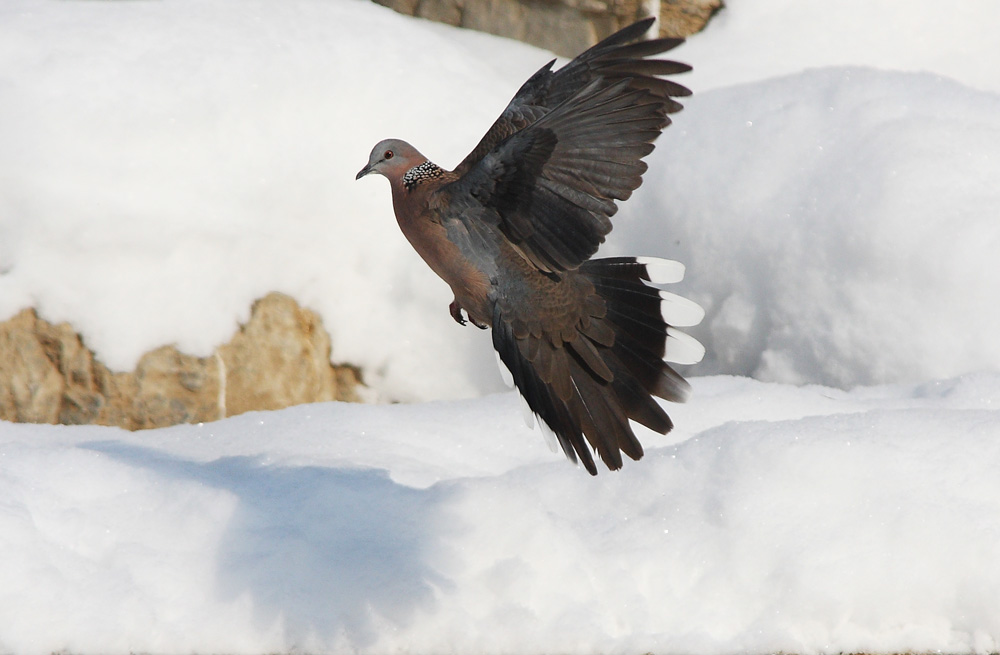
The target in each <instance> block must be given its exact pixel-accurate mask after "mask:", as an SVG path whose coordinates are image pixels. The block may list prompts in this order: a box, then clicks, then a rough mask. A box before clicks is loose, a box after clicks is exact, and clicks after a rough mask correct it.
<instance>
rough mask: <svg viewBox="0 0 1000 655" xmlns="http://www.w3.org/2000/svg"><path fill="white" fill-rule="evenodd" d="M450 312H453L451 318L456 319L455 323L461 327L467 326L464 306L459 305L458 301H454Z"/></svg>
mask: <svg viewBox="0 0 1000 655" xmlns="http://www.w3.org/2000/svg"><path fill="white" fill-rule="evenodd" d="M448 311H449V312H451V317H452V318H453V319H455V322H456V323H458V324H459V325H465V324H466V322H467V321H466V320H465V317H463V316H462V306H461V305H459V304H458V301H457V300H452V301H451V304H450V305H448Z"/></svg>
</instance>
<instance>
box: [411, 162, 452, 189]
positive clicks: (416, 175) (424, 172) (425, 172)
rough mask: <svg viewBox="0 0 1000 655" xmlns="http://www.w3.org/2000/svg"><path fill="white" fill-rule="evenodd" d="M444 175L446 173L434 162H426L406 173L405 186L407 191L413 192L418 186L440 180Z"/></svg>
mask: <svg viewBox="0 0 1000 655" xmlns="http://www.w3.org/2000/svg"><path fill="white" fill-rule="evenodd" d="M442 175H444V171H443V170H441V167H440V166H438V165H437V164H435V163H434V162H432V161H425V162H424V163H423V164H417V165H416V166H414V167H413V168H411V169H410V170H408V171H406V173H405V174H404V175H403V186H404V187H406V190H407V191H412V190H413V188H414V187H416V186H417V185H418V184H422V183H424V182H426V181H427V180H433V179H436V178H439V177H441V176H442Z"/></svg>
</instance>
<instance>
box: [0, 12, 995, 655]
mask: <svg viewBox="0 0 1000 655" xmlns="http://www.w3.org/2000/svg"><path fill="white" fill-rule="evenodd" d="M728 5H729V6H727V8H726V9H725V10H724V11H723V12H722V13H720V14H719V16H718V17H717V18H716V19H715V21H714V22H713V23H712V25H711V26H710V28H709V29H708V30H707V31H706V32H705V33H703V34H701V35H698V36H696V37H694V38H692V39H691V40H690V41H689V42H688V44H686V45H685V46H683V47H681V48H679V49H678V50H676V51H674V53H673V55H674V56H675V57H676V58H677V59H680V60H683V61H687V62H689V63H691V64H693V65H694V66H695V72H694V73H693V74H691V75H690V76H688V78H687V79H685V80H684V81H685V82H686V83H688V82H689V83H690V86H691V87H692V88H693V89H694V90H695V91H696V94H695V96H693V97H692V98H689V99H687V100H686V101H685V106H686V109H685V110H684V111H683V112H682V113H680V114H677V115H676V116H675V124H674V125H673V126H672V127H670V128H669V129H668V130H667V132H666V133H665V134H664V136H663V137H662V138H661V139H660V141H659V142H658V149H657V150H656V151H655V153H654V154H653V156H652V157H650V159H649V163H650V170H649V172H648V173H647V175H646V183H645V184H644V186H643V187H642V188H640V189H639V190H638V192H637V193H636V194H635V195H634V197H633V199H632V200H630V201H629V202H627V203H625V204H624V205H623V207H622V210H621V211H620V212H619V214H618V215H617V216H616V218H615V221H616V229H615V231H614V232H613V233H612V234H611V237H610V238H609V241H608V244H607V245H606V247H605V249H604V250H603V253H604V254H607V255H619V254H635V255H648V256H656V257H665V258H669V259H675V260H678V261H680V262H682V263H683V264H685V265H686V267H687V276H686V278H685V279H684V280H683V281H682V282H679V283H677V284H672V285H670V286H669V287H668V288H669V290H670V291H671V292H674V293H678V294H680V295H682V296H684V297H687V298H691V299H693V300H695V301H697V302H698V303H700V304H701V305H702V306H703V307H704V308H705V309H706V316H705V319H704V321H703V322H702V324H701V325H700V326H698V327H694V328H686V329H685V331H687V332H690V333H691V334H692V335H694V336H695V337H697V338H698V339H699V340H700V341H701V342H702V343H704V344H705V345H706V346H707V356H706V359H705V361H704V362H703V363H701V364H698V365H696V366H693V367H688V368H685V369H684V372H685V374H686V375H688V376H691V375H701V376H704V377H693V378H692V384H693V394H692V396H691V400H690V401H689V402H688V403H687V404H684V405H671V406H669V407H668V410H669V412H670V415H671V417H672V418H673V420H674V422H675V424H676V426H677V427H676V429H675V430H674V431H673V432H672V433H671V434H670V435H668V436H666V437H663V436H660V435H656V434H653V433H650V432H649V431H648V430H645V429H642V428H641V427H639V428H637V429H638V434H639V436H640V439H641V441H642V442H643V443H644V445H645V447H646V456H645V457H644V458H643V459H642V460H641V461H640V462H638V463H634V462H628V463H626V466H625V468H624V470H623V471H622V472H620V473H616V474H610V473H608V472H606V471H604V472H602V473H601V474H600V475H599V476H598V477H596V478H591V477H590V476H588V475H587V474H586V473H585V472H584V471H583V470H581V469H577V468H574V467H573V466H571V465H568V464H567V463H566V462H565V461H564V460H563V458H562V456H561V455H559V454H553V453H551V452H549V450H548V449H546V447H545V445H544V441H543V439H542V438H541V437H540V435H539V433H538V431H532V430H530V429H528V428H527V427H525V426H524V425H523V422H522V418H521V411H520V409H519V404H520V400H519V399H518V397H517V395H516V394H515V393H513V392H506V391H505V392H503V393H493V392H496V391H499V390H500V389H502V383H501V381H500V378H499V376H498V375H497V374H496V372H495V371H496V366H495V364H494V361H493V357H492V355H491V346H490V339H489V335H488V333H483V332H480V331H479V330H475V329H472V328H468V327H466V328H464V329H463V328H460V327H458V326H457V325H455V324H454V322H453V321H452V319H451V318H450V316H449V315H448V312H447V304H448V302H449V301H450V300H451V297H450V293H449V291H448V289H447V287H446V286H445V285H444V284H443V283H442V282H440V281H439V280H437V278H435V277H434V275H433V274H432V273H431V272H430V271H429V270H428V269H427V268H426V266H425V265H424V264H423V263H422V262H421V261H420V260H419V258H418V257H417V256H416V255H415V254H414V253H413V252H412V250H411V249H410V247H409V245H408V244H407V243H406V242H405V240H404V239H403V237H402V236H401V235H400V234H399V231H398V229H397V227H396V225H395V223H394V220H393V217H392V211H391V207H390V199H389V193H388V189H387V188H386V185H385V184H384V182H383V181H381V180H373V179H368V178H366V179H365V180H363V181H361V182H355V180H354V174H355V173H356V172H357V170H358V169H360V168H361V166H362V165H364V163H365V162H366V161H367V157H368V152H369V150H370V148H371V146H372V145H373V144H374V143H375V142H377V141H378V140H380V139H382V138H385V137H401V138H405V139H407V140H409V141H410V142H412V143H414V144H415V145H416V146H417V147H418V148H420V149H421V150H422V151H423V152H424V153H425V154H427V155H428V156H430V157H431V158H432V159H434V160H435V161H437V162H438V163H440V164H442V165H444V166H448V167H450V166H452V165H454V164H455V163H456V162H458V161H459V160H460V159H461V158H462V157H463V156H464V155H465V154H466V153H467V151H468V150H469V149H471V147H472V146H473V145H474V144H475V143H476V142H477V141H478V139H479V138H480V136H481V135H482V133H483V132H484V131H485V130H486V128H487V127H488V126H489V124H490V122H491V121H492V120H493V119H494V118H495V116H496V115H497V114H498V113H499V112H500V110H501V109H502V107H503V106H504V105H505V104H506V102H507V101H508V99H509V98H510V96H511V95H512V94H513V92H514V91H515V90H516V88H517V86H518V85H519V84H520V83H521V82H522V81H523V80H524V79H525V78H526V77H527V76H528V75H530V74H531V73H532V72H533V71H534V70H535V69H536V68H537V67H538V66H540V65H541V64H542V63H544V62H545V61H547V60H548V58H549V55H547V54H546V53H544V52H542V51H539V50H537V49H534V48H531V47H528V46H525V45H520V44H515V43H511V42H508V41H505V40H502V39H498V38H495V37H491V36H487V35H483V34H477V33H473V32H468V31H461V30H454V29H452V28H448V27H444V26H441V25H436V24H433V23H429V22H425V21H420V20H415V19H410V18H406V17H403V16H399V15H397V14H395V13H393V12H391V11H388V10H385V9H383V8H381V7H378V6H375V5H374V4H371V3H369V2H367V1H361V0H340V1H338V2H317V1H310V0H285V1H284V2H281V3H274V2H264V1H262V0H242V1H240V2H236V1H234V0H199V1H197V2H196V1H195V0H173V1H172V2H170V3H138V2H128V3H126V2H104V1H96V0H95V1H92V2H52V1H38V0H5V1H4V2H3V3H0V144H3V147H2V148H0V320H2V319H5V318H8V317H9V316H11V315H13V314H14V313H16V312H17V311H19V310H20V309H22V308H24V307H29V306H31V307H36V308H37V309H38V310H39V313H40V314H41V315H42V316H43V317H45V318H47V319H48V320H50V321H64V320H65V321H69V322H71V323H72V324H73V325H74V327H76V328H77V329H79V330H81V331H82V334H83V337H84V340H85V342H86V343H87V345H88V346H89V347H91V348H93V349H94V350H95V351H96V352H97V354H98V356H99V357H100V358H101V359H102V360H103V361H105V362H106V363H107V364H109V365H110V366H111V367H112V368H115V369H121V370H126V369H131V368H132V367H133V366H134V365H135V362H136V360H137V359H138V357H139V356H140V355H141V354H142V353H143V352H145V351H146V350H149V349H151V348H154V347H157V346H159V345H162V344H164V343H175V344H177V345H178V346H179V347H180V348H181V349H182V350H185V351H187V352H191V353H193V354H200V355H205V354H208V353H209V352H211V351H212V349H213V348H214V347H215V346H216V345H218V344H219V343H221V342H223V341H225V340H226V339H228V338H229V337H230V335H231V334H232V332H233V331H234V330H236V328H237V326H238V324H239V322H240V321H242V320H246V318H247V313H248V311H249V307H250V304H251V302H252V301H253V300H254V299H255V298H258V297H260V296H262V295H264V294H266V293H267V292H269V291H272V290H279V291H284V292H286V293H289V294H291V295H292V296H294V297H295V298H297V299H298V300H299V301H300V302H303V303H304V304H306V305H308V306H309V307H311V308H313V309H315V310H316V311H318V312H319V313H320V314H321V315H322V317H323V319H324V322H325V324H326V326H327V328H328V329H329V330H330V332H331V335H332V338H333V344H334V353H333V359H334V360H337V361H350V362H352V363H355V364H358V365H360V366H362V367H363V369H364V372H365V376H366V380H367V381H368V382H369V383H370V384H371V386H372V388H373V389H374V391H375V392H376V393H377V394H378V396H379V397H380V398H382V399H387V400H409V401H424V402H417V403H414V404H410V405H348V404H341V403H326V404H318V405H309V406H302V407H296V408H291V409H288V410H284V411H280V412H270V413H251V414H246V415H242V416H238V417H233V418H230V419H227V420H225V421H220V422H217V423H211V424H204V425H196V426H176V427H173V428H168V429H161V430H152V431H146V432H142V433H128V432H125V431H122V430H118V429H114V428H104V427H94V426H89V427H80V426H76V427H69V426H37V425H20V424H10V423H0V553H2V557H0V653H18V654H21V653H25V654H31V653H39V654H42V653H45V654H47V653H53V652H68V653H102V654H110V655H117V654H119V653H122V654H124V653H131V652H155V653H168V654H173V653H177V654H181V653H192V652H194V653H289V652H297V653H298V652H315V653H325V652H329V653H345V652H351V653H387V652H399V653H463V654H469V653H521V654H523V655H531V654H534V653H538V654H541V653H553V652H560V653H567V654H585V653H629V654H636V653H647V652H653V653H688V654H691V655H715V654H719V655H722V654H724V653H726V654H728V653H733V652H747V653H774V652H785V653H801V654H804V655H805V654H810V653H842V652H862V651H864V652H915V653H924V652H931V651H935V652H949V653H972V652H974V653H994V652H997V651H998V650H1000V615H998V613H997V611H996V609H997V607H1000V560H998V558H997V557H996V545H997V543H998V540H1000V478H998V476H997V475H996V471H997V470H998V468H1000V407H998V404H1000V345H998V340H997V338H996V332H997V327H998V326H1000V305H998V303H997V298H998V297H1000V269H998V266H997V261H996V260H997V253H1000V221H998V220H997V207H998V206H1000V202H998V200H1000V185H998V184H997V180H1000V96H998V93H1000V77H998V75H1000V72H998V71H1000V68H998V67H997V66H996V53H997V50H996V46H995V30H994V29H993V26H995V25H997V24H998V23H1000V4H997V3H996V2H995V1H993V0H963V1H962V2H960V3H957V4H956V5H954V6H952V7H949V8H947V10H942V7H941V5H940V3H932V2H930V0H917V1H915V2H910V3H907V5H906V7H905V8H904V7H901V6H900V5H899V3H898V2H894V1H890V0H869V1H866V2H857V1H854V0H851V1H849V2H843V1H834V0H817V1H816V2H809V3H801V2H798V3H796V2H791V1H790V0H758V1H756V2H754V3H741V2H731V3H728Z"/></svg>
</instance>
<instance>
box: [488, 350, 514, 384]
mask: <svg viewBox="0 0 1000 655" xmlns="http://www.w3.org/2000/svg"><path fill="white" fill-rule="evenodd" d="M493 354H494V355H496V358H497V368H498V369H500V377H501V378H503V383H504V384H506V385H507V387H508V388H510V389H513V388H514V376H513V375H512V374H511V372H510V369H509V368H507V365H506V364H504V363H503V360H502V359H500V353H498V352H497V351H495V350H494V351H493Z"/></svg>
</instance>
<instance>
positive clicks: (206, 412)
mask: <svg viewBox="0 0 1000 655" xmlns="http://www.w3.org/2000/svg"><path fill="white" fill-rule="evenodd" d="M359 384H360V374H359V372H358V370H357V369H355V368H354V367H352V366H347V365H342V366H333V365H331V364H330V338H329V336H328V335H327V333H326V330H324V329H323V325H322V322H321V320H320V318H319V316H317V315H316V314H315V313H314V312H312V311H310V310H308V309H303V308H302V307H300V306H299V305H298V304H297V303H296V302H295V301H294V300H293V299H292V298H289V297H288V296H286V295H283V294H278V293H272V294H269V295H268V296H266V297H265V298H263V299H261V300H259V301H257V302H256V303H254V306H253V310H252V312H251V316H250V320H249V321H248V322H247V324H246V325H244V326H242V327H241V328H240V329H239V331H238V332H237V333H236V334H235V335H234V336H233V338H232V339H231V340H230V341H229V342H228V343H226V344H223V345H222V346H219V348H218V349H217V350H216V351H215V353H214V354H213V355H212V356H210V357H195V356H192V355H187V354H184V353H182V352H179V351H178V350H177V349H176V348H174V347H173V346H163V347H161V348H157V349H156V350H153V351H151V352H148V353H146V354H145V355H143V357H142V358H141V359H140V360H139V363H138V365H137V366H136V369H135V371H134V372H131V373H116V372H112V371H109V370H108V368H107V367H106V366H104V365H103V364H101V363H100V362H99V361H97V360H96V359H94V355H93V353H92V352H91V351H90V350H88V349H87V348H86V346H85V345H84V343H83V341H82V340H81V338H80V336H79V335H78V334H77V333H76V332H75V331H74V330H73V328H72V327H70V326H69V325H68V324H66V323H61V324H59V325H53V324H51V323H48V322H47V321H45V320H43V319H41V318H39V317H38V315H37V313H36V312H35V311H34V310H32V309H26V310H24V311H22V312H20V313H19V314H17V315H16V316H14V317H13V318H12V319H10V320H8V321H6V322H4V323H0V419H3V420H7V421H18V422H29V423H66V424H85V423H96V424H100V425H117V426H120V427H123V428H127V429H129V430H136V429H142V428H154V427H162V426H167V425H174V424H176V423H197V422H202V421H212V420H216V419H220V418H224V417H226V416H232V415H234V414H240V413H242V412H247V411H250V410H255V409H280V408H282V407H288V406H290V405H296V404H300V403H307V402H319V401H326V400H357V388H358V385H359Z"/></svg>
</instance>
